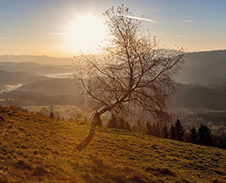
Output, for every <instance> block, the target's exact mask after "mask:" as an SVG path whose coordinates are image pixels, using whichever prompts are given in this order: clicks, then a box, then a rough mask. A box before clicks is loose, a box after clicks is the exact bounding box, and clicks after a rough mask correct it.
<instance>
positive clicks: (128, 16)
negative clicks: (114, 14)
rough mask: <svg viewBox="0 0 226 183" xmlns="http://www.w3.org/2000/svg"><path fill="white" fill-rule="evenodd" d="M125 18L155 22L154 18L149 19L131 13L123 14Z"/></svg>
mask: <svg viewBox="0 0 226 183" xmlns="http://www.w3.org/2000/svg"><path fill="white" fill-rule="evenodd" d="M124 16H125V17H127V18H132V19H137V20H141V21H147V22H152V23H157V22H156V21H154V20H151V19H149V18H143V17H136V16H131V15H124Z"/></svg>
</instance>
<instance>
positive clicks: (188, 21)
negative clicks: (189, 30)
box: [181, 20, 193, 23]
mask: <svg viewBox="0 0 226 183" xmlns="http://www.w3.org/2000/svg"><path fill="white" fill-rule="evenodd" d="M181 22H184V23H192V22H193V21H192V20H181Z"/></svg>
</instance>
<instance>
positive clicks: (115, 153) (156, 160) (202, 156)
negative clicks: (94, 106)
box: [0, 107, 226, 183]
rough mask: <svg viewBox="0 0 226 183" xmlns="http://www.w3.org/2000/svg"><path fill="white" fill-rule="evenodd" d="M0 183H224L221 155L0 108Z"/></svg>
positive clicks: (224, 160)
mask: <svg viewBox="0 0 226 183" xmlns="http://www.w3.org/2000/svg"><path fill="white" fill-rule="evenodd" d="M0 112H1V113H0V115H1V116H2V117H3V118H4V121H2V122H0V128H1V131H0V161H1V162H0V182H6V183H7V182H79V183H80V182H81V183H82V182H120V183H121V182H214V181H215V182H226V151H225V150H222V149H217V148H212V147H204V146H198V145H194V144H188V143H183V142H178V141H173V140H165V139H160V138H156V137H153V136H147V135H142V134H137V133H129V132H125V131H123V130H115V129H107V128H103V127H101V128H100V127H99V128H98V129H97V132H96V135H95V137H94V139H93V141H92V142H91V144H90V145H89V146H88V147H87V148H86V149H84V151H82V152H81V153H78V152H77V151H76V150H74V148H75V147H76V145H77V144H79V142H81V140H83V139H84V138H85V137H86V135H87V134H88V132H89V126H88V125H78V124H76V122H68V121H59V120H56V119H50V118H48V117H43V116H39V115H36V114H31V113H28V112H26V111H23V110H18V109H16V108H11V109H9V108H5V107H0Z"/></svg>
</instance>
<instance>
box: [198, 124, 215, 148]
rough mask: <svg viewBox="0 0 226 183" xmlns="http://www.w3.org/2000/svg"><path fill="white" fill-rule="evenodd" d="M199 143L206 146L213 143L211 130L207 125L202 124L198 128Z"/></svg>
mask: <svg viewBox="0 0 226 183" xmlns="http://www.w3.org/2000/svg"><path fill="white" fill-rule="evenodd" d="M198 143H199V144H201V145H205V146H211V145H212V134H211V130H210V129H209V128H208V127H207V126H206V125H201V126H200V127H199V129H198Z"/></svg>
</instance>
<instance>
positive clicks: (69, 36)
mask: <svg viewBox="0 0 226 183" xmlns="http://www.w3.org/2000/svg"><path fill="white" fill-rule="evenodd" d="M122 3H123V4H124V5H125V6H127V7H129V9H130V11H131V12H133V15H134V16H137V17H142V15H144V18H145V19H146V20H145V21H143V26H144V27H145V28H148V29H149V30H150V32H151V33H152V34H153V35H156V36H157V37H158V40H159V41H160V44H161V45H163V46H165V47H168V48H174V46H175V45H177V46H182V47H184V48H185V49H186V51H207V50H217V49H226V22H225V21H226V0H214V1H213V0H139V1H138V0H124V1H123V0H114V1H113V0H108V1H104V0H48V1H47V0H0V55H5V54H8V55H25V54H26V55H27V54H29V55H47V56H55V57H72V56H73V55H75V54H76V53H77V52H78V51H79V50H81V51H86V50H90V52H95V50H96V48H97V46H98V45H99V44H101V41H103V40H104V39H106V37H107V34H106V31H105V27H104V25H103V24H102V23H103V22H104V16H103V15H102V13H103V12H104V11H105V10H107V9H109V8H110V7H111V6H115V7H116V6H118V5H121V4H122ZM149 19H150V20H154V21H147V20H149Z"/></svg>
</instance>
